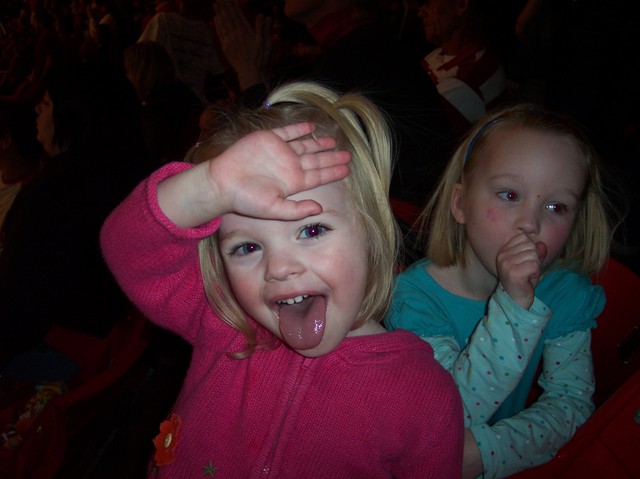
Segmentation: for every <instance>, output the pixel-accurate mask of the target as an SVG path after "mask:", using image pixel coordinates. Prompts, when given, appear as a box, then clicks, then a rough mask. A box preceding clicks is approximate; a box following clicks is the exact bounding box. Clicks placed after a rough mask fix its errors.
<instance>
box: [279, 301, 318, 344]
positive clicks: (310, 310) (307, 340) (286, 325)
mask: <svg viewBox="0 0 640 479" xmlns="http://www.w3.org/2000/svg"><path fill="white" fill-rule="evenodd" d="M276 303H277V306H278V308H277V309H278V310H277V315H278V319H279V327H280V333H281V334H282V339H283V340H284V341H285V342H286V343H287V344H288V345H289V346H290V347H291V348H293V349H297V350H304V349H310V348H314V347H316V346H317V345H318V344H320V341H322V336H323V334H324V328H325V324H326V318H327V298H326V297H324V296H319V295H318V296H314V295H308V294H300V295H297V296H294V297H291V298H287V299H282V300H278V301H277V302H276Z"/></svg>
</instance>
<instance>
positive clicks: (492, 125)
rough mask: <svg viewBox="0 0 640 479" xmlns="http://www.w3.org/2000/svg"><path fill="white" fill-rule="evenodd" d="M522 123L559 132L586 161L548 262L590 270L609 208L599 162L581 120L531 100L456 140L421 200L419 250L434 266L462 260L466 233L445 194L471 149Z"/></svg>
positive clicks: (600, 255) (460, 177) (602, 250)
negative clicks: (570, 214)
mask: <svg viewBox="0 0 640 479" xmlns="http://www.w3.org/2000/svg"><path fill="white" fill-rule="evenodd" d="M514 127H519V128H525V129H528V130H534V131H538V132H542V133H547V134H553V135H558V136H564V137H567V138H569V139H571V141H572V142H573V143H574V145H575V146H576V148H577V150H578V151H579V152H580V153H581V154H582V156H583V157H584V161H585V163H586V165H587V181H586V186H585V189H584V191H583V194H582V198H581V201H580V208H579V211H578V214H577V216H576V221H575V224H574V226H573V230H572V232H571V234H570V235H569V238H568V240H567V243H566V245H565V247H564V249H563V250H562V251H561V253H560V255H559V256H558V258H556V261H555V262H554V265H555V266H559V265H564V266H565V267H571V268H573V269H577V270H579V271H581V272H584V273H588V274H589V273H595V272H596V271H598V270H599V269H600V268H601V267H602V265H603V264H604V262H605V260H606V259H607V256H608V254H609V246H610V243H611V237H612V234H613V225H612V223H611V222H610V220H609V212H610V211H612V208H611V207H610V204H609V201H608V198H607V196H606V195H605V193H604V190H603V182H602V172H601V168H602V165H601V164H600V160H599V157H598V155H597V153H596V151H595V148H594V147H593V145H592V144H591V142H590V141H589V139H588V137H587V136H586V134H585V132H584V131H583V129H582V128H581V126H580V125H579V124H578V123H577V122H575V121H574V120H572V119H571V118H569V117H567V116H564V115H561V114H558V113H553V112H550V111H547V110H544V109H542V108H541V107H539V106H536V105H532V104H521V105H516V106H510V107H507V108H505V109H502V110H500V111H497V112H496V113H494V114H493V115H490V116H488V117H486V118H485V119H483V120H481V121H479V122H478V123H476V124H475V125H474V127H473V128H472V129H471V130H470V131H469V132H468V133H467V135H466V136H465V137H464V139H463V140H462V142H461V144H460V146H459V147H458V148H457V150H456V151H455V153H454V154H453V156H452V158H451V160H450V161H449V164H448V165H447V168H446V169H445V171H444V173H443V175H442V177H441V179H440V182H439V183H438V185H437V187H436V190H435V192H434V194H433V196H432V197H431V199H430V201H429V202H428V203H427V205H426V206H425V208H424V210H423V212H422V215H421V219H420V223H419V224H420V227H419V229H420V231H421V240H422V241H423V244H424V245H425V248H424V254H425V255H426V256H427V257H428V258H430V259H431V260H432V261H433V262H434V263H436V264H438V265H440V266H451V265H455V264H457V263H458V262H460V263H461V264H464V262H465V257H464V247H465V244H466V233H465V227H464V225H461V224H458V223H457V222H456V221H455V219H454V218H453V216H452V215H451V209H450V208H451V203H450V200H451V195H452V192H453V189H454V186H455V185H456V184H458V183H459V184H462V185H464V182H465V177H466V176H467V175H468V174H469V173H470V172H471V171H472V170H473V169H474V168H476V167H477V166H478V156H479V155H477V153H478V152H479V151H481V150H482V147H483V145H484V144H485V143H487V142H489V141H491V138H492V137H494V136H495V135H496V134H497V133H498V132H499V131H502V130H505V129H508V128H514Z"/></svg>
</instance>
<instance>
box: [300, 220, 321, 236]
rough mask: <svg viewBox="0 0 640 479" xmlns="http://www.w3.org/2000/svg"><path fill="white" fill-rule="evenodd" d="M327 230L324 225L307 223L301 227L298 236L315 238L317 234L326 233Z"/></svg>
mask: <svg viewBox="0 0 640 479" xmlns="http://www.w3.org/2000/svg"><path fill="white" fill-rule="evenodd" d="M327 230H328V228H327V227H326V226H324V225H321V224H319V223H316V224H313V225H308V226H305V227H304V228H302V231H301V232H300V238H302V239H307V238H317V237H318V236H321V235H323V234H324V233H326V232H327Z"/></svg>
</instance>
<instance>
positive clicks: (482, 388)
mask: <svg viewBox="0 0 640 479" xmlns="http://www.w3.org/2000/svg"><path fill="white" fill-rule="evenodd" d="M550 317H551V310H550V309H549V308H548V307H547V306H546V305H545V304H544V303H542V301H540V300H539V299H536V300H535V301H534V303H533V305H532V306H531V308H530V309H529V310H525V309H522V308H521V307H520V306H518V305H517V304H516V303H515V302H513V301H512V300H511V298H510V297H509V295H508V294H507V293H506V292H505V291H504V289H502V287H501V286H498V288H497V290H496V292H495V293H494V294H493V295H492V297H491V299H490V301H489V307H488V310H487V315H486V316H485V317H484V318H483V319H482V320H481V321H480V322H479V323H478V325H477V327H476V328H475V330H474V332H473V334H472V335H471V337H470V338H469V341H468V342H467V344H466V346H465V347H464V348H463V349H462V351H460V350H459V349H458V348H457V344H456V342H455V341H451V340H450V338H446V337H434V338H423V339H425V340H426V341H428V342H429V343H430V344H431V346H432V348H433V349H434V354H435V356H436V359H437V360H438V361H439V362H440V364H442V365H443V366H444V367H445V369H447V370H448V371H449V372H450V373H451V374H452V375H453V377H454V380H455V382H456V385H457V386H458V389H459V391H460V394H461V396H462V402H463V405H464V409H465V425H466V427H469V426H471V425H473V424H480V423H485V422H487V421H488V420H489V419H490V418H491V416H492V415H493V413H494V412H495V411H496V410H497V409H498V407H500V404H501V403H502V401H503V400H504V399H505V398H506V397H507V396H508V395H509V394H510V393H511V392H512V391H513V390H514V388H515V387H516V386H517V385H518V383H519V382H520V379H521V377H522V373H523V371H524V370H525V368H526V367H527V365H528V364H529V362H530V359H531V355H532V353H533V351H534V350H535V348H536V346H537V345H538V342H539V340H540V338H541V336H542V332H543V330H544V327H545V325H546V324H547V322H548V320H549V318H550Z"/></svg>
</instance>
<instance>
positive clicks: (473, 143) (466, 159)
mask: <svg viewBox="0 0 640 479" xmlns="http://www.w3.org/2000/svg"><path fill="white" fill-rule="evenodd" d="M501 119H502V117H501V116H499V117H497V118H494V119H493V120H491V121H490V122H488V123H485V124H484V125H483V126H482V128H480V129H479V130H478V131H477V132H476V134H475V135H473V138H472V139H471V141H470V142H469V147H468V148H467V152H466V153H465V155H464V163H462V164H463V165H466V164H467V163H468V162H469V157H470V156H471V151H472V150H473V147H474V146H476V143H477V142H478V140H479V139H480V137H481V136H482V135H484V132H485V131H487V130H488V129H489V128H491V127H492V126H493V125H495V124H496V123H498V122H499V121H500V120H501Z"/></svg>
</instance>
